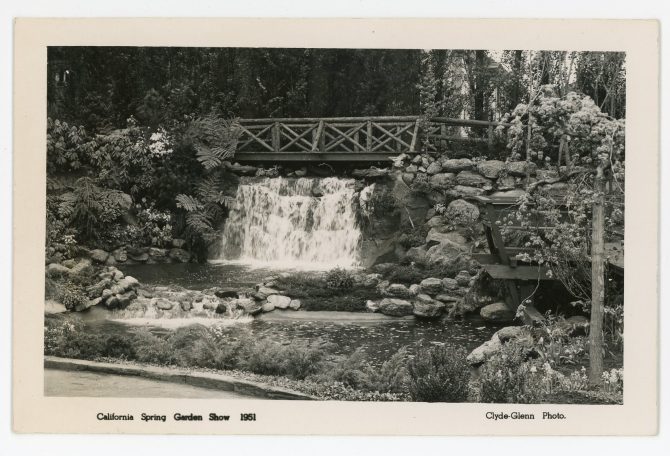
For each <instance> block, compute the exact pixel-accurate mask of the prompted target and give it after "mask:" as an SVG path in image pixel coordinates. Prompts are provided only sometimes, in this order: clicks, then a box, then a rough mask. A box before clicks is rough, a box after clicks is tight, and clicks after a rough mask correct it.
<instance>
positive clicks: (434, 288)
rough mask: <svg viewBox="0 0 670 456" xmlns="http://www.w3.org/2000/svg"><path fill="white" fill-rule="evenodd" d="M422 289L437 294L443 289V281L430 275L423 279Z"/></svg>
mask: <svg viewBox="0 0 670 456" xmlns="http://www.w3.org/2000/svg"><path fill="white" fill-rule="evenodd" d="M421 290H422V291H423V292H424V293H428V294H430V295H436V294H438V293H439V292H441V291H442V281H441V280H440V279H436V278H434V277H429V278H427V279H423V280H422V281H421Z"/></svg>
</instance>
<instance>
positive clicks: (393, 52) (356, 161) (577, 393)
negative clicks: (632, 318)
mask: <svg viewBox="0 0 670 456" xmlns="http://www.w3.org/2000/svg"><path fill="white" fill-rule="evenodd" d="M46 64H47V70H46V77H47V81H46V87H47V99H46V115H47V119H46V131H44V133H43V134H44V136H45V137H46V151H45V154H46V176H47V179H46V186H45V187H46V219H45V220H44V223H45V226H46V239H45V243H44V265H45V276H44V287H45V288H44V290H45V293H44V312H43V314H44V341H43V347H44V353H43V355H44V372H43V376H44V395H45V396H47V397H95V398H103V397H104V398H109V397H111V398H193V399H205V398H207V399H230V400H242V399H257V400H266V401H272V400H299V401H358V402H414V403H458V404H465V403H472V404H583V405H613V406H620V405H622V404H624V400H623V398H624V390H625V388H626V385H624V382H623V379H624V356H623V353H624V343H628V340H626V341H625V340H624V332H625V331H624V309H625V308H626V307H627V306H629V305H631V303H629V302H624V251H625V246H624V231H625V223H624V221H625V220H626V210H625V209H626V208H625V188H626V179H625V175H626V166H625V164H626V113H627V112H626V107H627V99H626V91H627V90H626V89H627V70H628V67H627V65H628V61H627V54H626V52H615V51H599V50H593V51H589V50H575V51H566V50H558V51H557V50H551V49H546V50H535V49H533V50H531V49H528V48H525V49H514V48H512V49H510V48H508V49H494V48H492V49H463V48H454V49H450V48H443V47H437V48H431V49H420V48H416V49H394V48H384V49H380V48H356V49H354V48H317V47H302V48H284V47H273V48H270V47H174V46H173V47H161V46H153V47H148V46H146V47H145V46H49V47H48V49H47V63H46ZM629 272H630V271H629ZM633 272H635V271H633ZM632 304H635V303H632ZM491 410H492V411H493V412H495V411H496V410H497V409H496V408H495V407H494V408H492V409H491ZM110 411H111V410H110ZM493 412H491V413H493ZM556 413H557V414H558V415H560V413H558V412H556ZM248 415H249V416H248V417H247V419H248V420H254V419H255V415H254V414H253V413H249V414H248ZM206 418H207V417H205V419H206ZM487 418H489V417H488V416H487ZM522 418H523V417H522ZM105 419H107V418H105ZM109 419H115V418H113V417H112V418H109ZM136 419H138V418H136ZM156 419H160V416H157V418H156ZM163 419H165V417H163ZM184 419H187V418H184ZM221 419H223V417H221ZM557 419H558V417H557Z"/></svg>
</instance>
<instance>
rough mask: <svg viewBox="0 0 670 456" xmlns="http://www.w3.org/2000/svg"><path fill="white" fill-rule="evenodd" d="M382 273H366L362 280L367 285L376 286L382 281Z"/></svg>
mask: <svg viewBox="0 0 670 456" xmlns="http://www.w3.org/2000/svg"><path fill="white" fill-rule="evenodd" d="M381 278H382V276H381V274H366V275H365V276H363V280H361V284H362V285H363V286H365V287H375V286H377V284H378V283H379V282H380V281H381Z"/></svg>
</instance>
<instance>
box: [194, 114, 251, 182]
mask: <svg viewBox="0 0 670 456" xmlns="http://www.w3.org/2000/svg"><path fill="white" fill-rule="evenodd" d="M240 133H241V129H240V125H239V123H238V121H237V120H233V121H228V120H226V119H223V118H221V117H217V116H214V115H209V116H205V117H198V118H196V119H194V120H192V121H191V122H190V124H189V125H188V128H187V129H186V132H185V135H184V136H185V141H188V142H190V143H191V144H192V145H193V147H194V148H195V151H196V158H197V159H198V161H199V162H200V163H201V164H202V166H203V167H204V168H205V169H206V170H210V169H213V168H215V167H217V166H220V165H221V163H222V161H223V160H226V159H230V158H232V156H233V155H234V154H235V149H236V148H237V138H238V137H239V135H240Z"/></svg>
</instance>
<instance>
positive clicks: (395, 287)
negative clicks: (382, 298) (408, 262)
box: [386, 283, 412, 298]
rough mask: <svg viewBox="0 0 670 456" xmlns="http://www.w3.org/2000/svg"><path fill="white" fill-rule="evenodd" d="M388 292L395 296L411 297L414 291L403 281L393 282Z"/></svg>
mask: <svg viewBox="0 0 670 456" xmlns="http://www.w3.org/2000/svg"><path fill="white" fill-rule="evenodd" d="M386 294H387V295H389V296H393V297H395V298H411V297H412V292H411V291H409V289H408V288H407V287H406V286H405V285H403V284H401V283H392V284H391V285H389V286H388V288H387V289H386Z"/></svg>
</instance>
